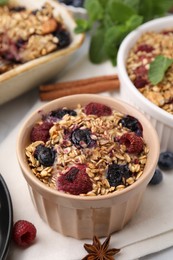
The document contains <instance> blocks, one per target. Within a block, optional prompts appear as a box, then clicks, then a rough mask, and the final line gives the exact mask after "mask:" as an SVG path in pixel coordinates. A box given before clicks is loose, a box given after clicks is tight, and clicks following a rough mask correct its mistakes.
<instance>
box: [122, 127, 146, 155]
mask: <svg viewBox="0 0 173 260" xmlns="http://www.w3.org/2000/svg"><path fill="white" fill-rule="evenodd" d="M119 142H120V144H124V145H125V146H126V148H127V152H128V153H137V154H138V153H140V152H142V149H143V140H142V138H141V137H139V136H137V135H136V134H135V133H134V132H129V133H125V134H123V135H122V136H121V137H120V140H119Z"/></svg>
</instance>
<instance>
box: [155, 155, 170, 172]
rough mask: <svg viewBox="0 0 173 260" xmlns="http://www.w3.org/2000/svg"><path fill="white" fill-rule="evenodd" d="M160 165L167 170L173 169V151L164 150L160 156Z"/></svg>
mask: <svg viewBox="0 0 173 260" xmlns="http://www.w3.org/2000/svg"><path fill="white" fill-rule="evenodd" d="M158 166H159V168H160V169H161V170H165V171H166V170H171V169H173V153H172V152H168V151H166V152H162V153H161V154H160V156H159V161H158Z"/></svg>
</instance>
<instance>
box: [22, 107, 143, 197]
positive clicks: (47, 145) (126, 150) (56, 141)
mask: <svg viewBox="0 0 173 260" xmlns="http://www.w3.org/2000/svg"><path fill="white" fill-rule="evenodd" d="M90 104H92V105H90ZM99 107H100V108H101V111H102V113H99V115H97V113H95V111H97V109H98V108H99ZM90 108H91V109H90ZM95 108H96V110H95ZM57 111H58V116H56V115H57ZM64 111H65V112H64ZM88 111H90V112H91V113H88ZM59 113H60V116H59ZM48 122H49V124H50V122H51V123H52V126H50V128H49V129H48V128H46V136H48V139H45V140H43V138H42V134H41V135H40V136H39V135H38V134H36V137H37V139H36V140H33V139H31V140H30V144H29V145H28V147H26V157H27V160H28V164H29V167H30V168H31V170H32V172H33V174H34V175H35V176H36V177H37V178H38V179H39V180H40V181H42V182H43V183H45V184H46V185H48V186H49V187H50V188H53V189H55V190H58V191H61V192H65V193H70V194H73V195H80V196H96V195H105V194H108V193H112V192H114V191H119V190H122V189H125V188H126V187H128V186H129V185H131V184H133V183H134V182H135V181H137V180H138V178H139V177H140V176H141V175H142V174H143V170H144V167H145V164H146V161H147V154H148V147H147V144H146V143H145V140H144V139H143V128H142V125H141V124H140V122H139V121H138V119H136V118H135V117H134V116H131V115H124V114H122V113H120V112H118V111H116V110H114V109H112V108H110V107H108V106H105V105H103V104H97V103H89V104H87V105H86V106H84V107H82V106H81V105H80V104H79V105H78V106H77V107H76V108H75V109H73V110H72V109H69V108H66V107H63V108H57V109H56V110H54V111H50V113H47V114H46V115H43V116H42V118H41V120H40V122H36V124H35V126H33V129H32V132H33V131H34V129H35V127H37V126H38V125H47V124H48ZM47 129H48V131H49V134H48V135H47ZM31 137H32V135H31Z"/></svg>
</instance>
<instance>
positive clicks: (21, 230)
mask: <svg viewBox="0 0 173 260" xmlns="http://www.w3.org/2000/svg"><path fill="white" fill-rule="evenodd" d="M36 233H37V230H36V228H35V226H34V225H33V224H32V223H30V222H29V221H26V220H18V221H17V222H16V223H15V224H14V226H13V240H14V242H15V243H16V244H17V245H18V246H21V247H27V246H30V245H31V244H32V242H33V241H34V239H35V237H36Z"/></svg>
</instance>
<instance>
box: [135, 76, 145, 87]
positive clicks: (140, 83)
mask: <svg viewBox="0 0 173 260" xmlns="http://www.w3.org/2000/svg"><path fill="white" fill-rule="evenodd" d="M147 84H148V81H147V80H146V79H144V78H143V77H141V76H137V77H136V79H135V80H134V85H135V87H136V88H143V87H144V86H145V85H147Z"/></svg>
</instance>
